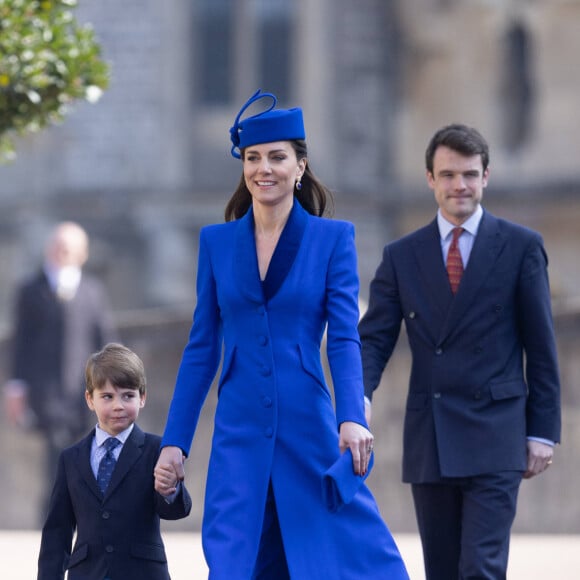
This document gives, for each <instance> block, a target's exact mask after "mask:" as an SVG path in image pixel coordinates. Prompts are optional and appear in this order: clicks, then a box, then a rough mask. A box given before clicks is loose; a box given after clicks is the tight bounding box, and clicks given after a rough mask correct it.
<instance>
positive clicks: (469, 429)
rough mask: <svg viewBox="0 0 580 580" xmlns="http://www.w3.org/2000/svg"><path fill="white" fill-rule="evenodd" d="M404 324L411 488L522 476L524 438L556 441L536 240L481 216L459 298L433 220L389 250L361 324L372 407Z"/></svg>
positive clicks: (543, 278)
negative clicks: (494, 475) (495, 475)
mask: <svg viewBox="0 0 580 580" xmlns="http://www.w3.org/2000/svg"><path fill="white" fill-rule="evenodd" d="M403 320H404V321H405V328H406V332H407V336H408V340H409V345H410V348H411V352H412V368H411V377H410V381H409V392H408V397H407V407H406V413H405V424H404V453H403V480H404V481H406V482H410V483H424V482H435V481H437V480H439V479H440V478H441V477H464V476H471V475H477V474H482V473H491V472H497V471H509V470H515V471H521V472H523V471H525V469H526V437H527V436H533V437H540V438H544V439H548V440H551V441H555V442H557V441H559V439H560V396H559V392H560V391H559V389H560V386H559V378H558V365H557V357H556V344H555V339H554V332H553V325H552V314H551V305H550V290H549V285H548V276H547V258H546V254H545V252H544V248H543V244H542V240H541V238H540V236H539V235H538V234H537V233H535V232H533V231H531V230H529V229H526V228H524V227H521V226H518V225H516V224H512V223H510V222H507V221H505V220H502V219H498V218H496V217H494V216H493V215H491V214H490V213H489V212H485V211H484V214H483V217H482V220H481V223H480V226H479V231H478V234H477V237H476V238H475V241H474V245H473V250H472V252H471V256H470V258H469V263H468V265H467V268H466V270H465V273H464V274H463V278H462V280H461V284H460V286H459V289H458V292H457V294H456V295H455V296H453V294H452V293H451V288H450V285H449V281H448V278H447V272H446V270H445V265H444V263H443V257H442V253H441V245H440V235H439V229H438V226H437V222H436V220H434V221H433V222H431V223H430V224H429V225H428V226H426V227H424V228H422V229H420V230H418V231H416V232H414V233H412V234H410V235H408V236H406V237H404V238H402V239H400V240H398V241H395V242H393V243H391V244H389V245H387V246H386V247H385V250H384V254H383V260H382V263H381V264H380V266H379V268H378V270H377V273H376V276H375V278H374V280H373V281H372V283H371V291H370V300H369V308H368V311H367V313H366V314H365V316H364V317H363V320H362V321H361V324H360V326H359V330H360V334H361V338H362V341H363V351H362V352H363V365H364V375H365V389H366V394H367V396H369V397H372V393H373V391H374V389H375V388H376V387H377V386H378V384H379V382H380V378H381V375H382V372H383V369H384V367H385V364H386V363H387V361H388V359H389V357H390V356H391V353H392V351H393V348H394V346H395V344H396V341H397V338H398V336H399V330H400V327H401V322H402V321H403ZM524 355H525V356H524Z"/></svg>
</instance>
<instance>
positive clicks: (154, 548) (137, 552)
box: [131, 544, 167, 562]
mask: <svg viewBox="0 0 580 580" xmlns="http://www.w3.org/2000/svg"><path fill="white" fill-rule="evenodd" d="M131 556H135V558H143V559H144V560H155V561H156V562H166V561H167V557H166V556H165V549H164V548H163V546H161V545H160V544H132V545H131Z"/></svg>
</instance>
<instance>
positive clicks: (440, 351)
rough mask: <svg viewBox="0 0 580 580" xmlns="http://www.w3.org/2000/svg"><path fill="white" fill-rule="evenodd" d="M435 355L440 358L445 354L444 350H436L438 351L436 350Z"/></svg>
mask: <svg viewBox="0 0 580 580" xmlns="http://www.w3.org/2000/svg"><path fill="white" fill-rule="evenodd" d="M435 354H436V355H437V356H439V355H441V354H443V349H442V348H438V349H436V350H435Z"/></svg>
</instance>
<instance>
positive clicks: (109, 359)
mask: <svg viewBox="0 0 580 580" xmlns="http://www.w3.org/2000/svg"><path fill="white" fill-rule="evenodd" d="M85 380H86V390H87V393H89V395H91V396H92V395H93V392H94V390H95V389H100V388H102V387H103V386H104V384H105V383H106V382H107V381H109V382H110V383H111V384H112V385H113V386H114V387H117V388H120V389H133V390H135V391H137V390H138V391H139V394H140V395H141V396H143V395H145V392H146V390H147V381H146V378H145V367H144V366H143V361H142V360H141V359H140V358H139V357H138V356H137V355H136V354H135V353H134V352H133V351H132V350H130V349H128V348H127V347H126V346H124V345H122V344H119V343H116V342H110V343H109V344H106V345H105V346H104V347H103V349H102V350H100V351H99V352H95V353H93V354H92V355H91V356H90V357H89V360H88V361H87V365H86V368H85Z"/></svg>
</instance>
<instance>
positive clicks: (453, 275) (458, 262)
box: [447, 228, 463, 294]
mask: <svg viewBox="0 0 580 580" xmlns="http://www.w3.org/2000/svg"><path fill="white" fill-rule="evenodd" d="M462 233H463V228H453V240H451V245H450V246H449V252H448V253H447V275H448V276H449V284H451V292H453V294H455V293H456V292H457V288H458V287H459V282H461V276H462V275H463V260H462V259H461V254H460V253H459V244H458V243H457V242H458V240H459V236H460V235H461V234H462Z"/></svg>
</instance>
